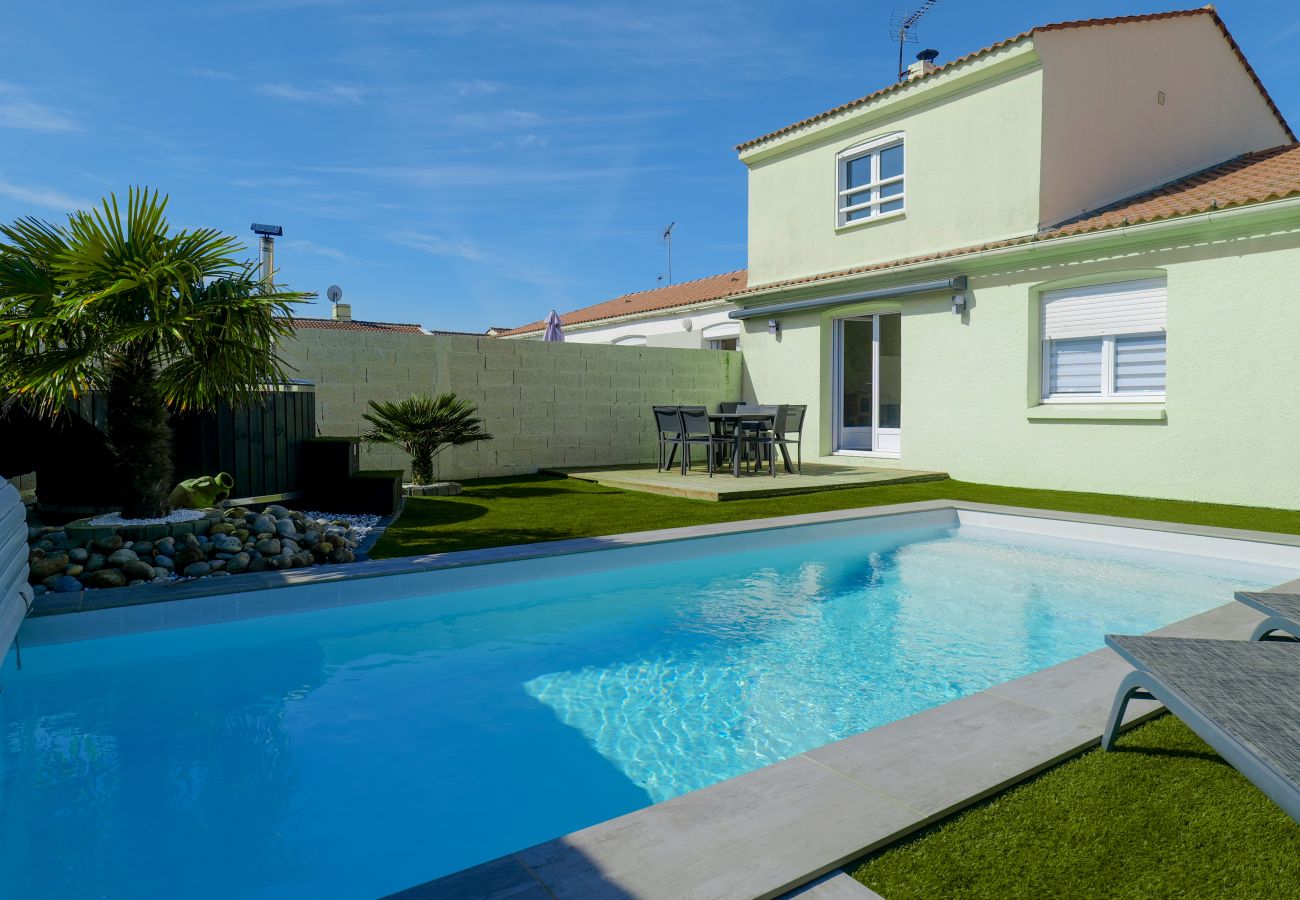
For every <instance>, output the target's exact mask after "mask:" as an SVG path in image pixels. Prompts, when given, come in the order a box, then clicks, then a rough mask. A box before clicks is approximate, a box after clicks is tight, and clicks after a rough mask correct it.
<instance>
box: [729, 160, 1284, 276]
mask: <svg viewBox="0 0 1300 900" xmlns="http://www.w3.org/2000/svg"><path fill="white" fill-rule="evenodd" d="M1296 196H1300V143H1292V144H1284V145H1282V146H1280V147H1273V148H1271V149H1269V150H1258V151H1255V152H1254V153H1246V154H1243V155H1242V156H1238V157H1234V158H1233V159H1230V160H1228V161H1227V162H1223V163H1219V164H1218V165H1215V166H1211V167H1210V168H1208V169H1203V170H1201V171H1200V172H1196V173H1194V174H1192V175H1187V176H1184V177H1183V178H1179V179H1177V180H1175V181H1171V182H1169V183H1168V184H1163V185H1161V186H1160V187H1157V188H1153V189H1151V190H1148V191H1144V192H1143V193H1141V194H1135V195H1134V196H1132V197H1128V198H1127V199H1124V200H1121V201H1119V202H1117V203H1112V204H1110V205H1109V206H1105V207H1103V208H1101V209H1099V210H1094V211H1093V212H1089V213H1085V214H1083V215H1081V216H1078V217H1077V218H1074V219H1071V220H1069V221H1067V222H1062V223H1060V224H1059V225H1056V226H1053V227H1051V228H1046V229H1043V230H1041V231H1039V232H1037V233H1035V234H1030V235H1025V236H1023V237H1017V238H1008V239H1006V240H1002V241H993V242H990V243H985V244H977V245H971V246H966V247H958V248H955V249H952V250H942V251H937V252H935V253H928V254H925V255H922V256H911V257H907V258H904V259H894V260H888V261H885V262H879V263H872V264H870V265H866V266H857V267H854V268H851V269H840V270H837V271H834V272H823V273H820V274H817V275H811V276H808V277H805V278H792V279H788V280H786V281H777V282H772V283H769V284H764V285H760V286H759V287H757V288H755V289H754V291H752V292H751V291H747V290H738V291H734V292H732V294H730V295H729V296H731V297H740V296H741V295H743V294H747V293H755V292H758V291H768V290H771V289H773V288H781V287H794V286H798V285H804V284H813V283H816V282H818V281H826V280H828V279H831V278H843V277H846V276H850V275H864V274H868V273H871V272H878V271H883V270H885V269H895V268H899V267H902V266H910V265H917V264H919V263H925V262H932V261H934V260H939V259H950V258H953V257H958V256H965V255H966V254H969V253H978V252H981V251H984V250H999V249H1002V248H1004V247H1014V246H1018V245H1021V244H1032V243H1035V242H1038V241H1047V240H1052V239H1053V238H1061V237H1068V236H1070V235H1075V234H1083V233H1085V232H1091V231H1105V230H1109V229H1112V228H1119V227H1122V226H1126V225H1141V224H1143V223H1147V222H1156V221H1159V220H1161V219H1172V218H1177V217H1179V216H1190V215H1196V214H1198V213H1206V212H1210V211H1212V210H1216V209H1227V208H1229V207H1235V206H1248V205H1250V204H1252V203H1263V202H1265V201H1267V200H1280V199H1283V198H1286V197H1296Z"/></svg>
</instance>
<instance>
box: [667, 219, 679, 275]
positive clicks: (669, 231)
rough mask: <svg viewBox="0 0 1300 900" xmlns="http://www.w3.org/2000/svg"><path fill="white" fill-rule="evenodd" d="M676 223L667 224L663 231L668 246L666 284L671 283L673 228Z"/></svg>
mask: <svg viewBox="0 0 1300 900" xmlns="http://www.w3.org/2000/svg"><path fill="white" fill-rule="evenodd" d="M676 224H677V223H676V222H675V221H674V222H669V223H668V227H667V228H665V229H664V242H665V243H666V244H668V283H669V284H672V283H673V226H674V225H676Z"/></svg>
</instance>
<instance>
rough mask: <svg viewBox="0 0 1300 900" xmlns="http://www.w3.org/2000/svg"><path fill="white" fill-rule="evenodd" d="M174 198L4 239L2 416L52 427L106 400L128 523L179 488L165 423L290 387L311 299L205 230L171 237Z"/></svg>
mask: <svg viewBox="0 0 1300 900" xmlns="http://www.w3.org/2000/svg"><path fill="white" fill-rule="evenodd" d="M166 207H167V198H165V197H164V198H161V199H160V198H159V196H158V192H157V191H154V192H153V193H150V192H149V191H148V190H147V189H139V188H134V189H132V190H131V191H130V192H129V194H128V195H127V205H126V210H125V214H124V213H123V211H122V210H120V209H119V208H118V203H117V197H116V196H113V195H110V196H109V197H108V198H107V199H106V200H104V201H103V203H102V205H101V207H100V208H97V209H93V210H91V211H88V212H86V211H81V212H74V213H71V214H69V216H68V221H67V224H66V225H52V224H50V223H48V222H45V221H42V220H40V219H37V218H32V217H26V218H21V219H18V220H17V221H15V222H14V223H12V224H11V225H2V226H0V403H15V402H16V403H21V404H23V405H24V406H26V407H28V408H30V409H34V410H36V411H38V412H39V413H41V414H43V415H46V416H49V417H51V418H52V417H55V416H58V415H60V414H61V410H62V409H63V407H64V404H65V403H66V401H67V400H68V399H69V397H76V396H78V395H80V394H82V393H83V392H86V391H91V390H102V391H105V392H106V406H107V410H106V413H107V415H106V417H107V432H108V444H109V449H110V451H111V452H112V454H113V456H114V458H115V460H116V462H117V465H118V469H119V471H118V473H117V474H118V477H119V478H120V479H121V483H122V485H123V487H124V494H125V501H126V502H125V504H124V506H123V510H122V513H123V515H124V516H127V517H131V518H138V517H152V516H161V515H165V514H166V513H167V512H168V511H169V508H168V503H167V496H168V494H169V493H170V491H171V489H172V487H173V486H174V485H173V481H174V479H173V467H172V436H171V430H170V428H169V426H168V417H169V413H170V411H174V410H189V409H211V408H213V407H215V406H216V405H217V402H218V401H219V400H223V399H224V400H227V401H229V402H231V403H232V404H236V405H237V404H239V403H242V402H247V401H249V400H251V399H253V398H254V397H255V396H256V394H257V392H258V391H259V390H262V389H264V388H265V387H266V386H267V385H268V384H277V383H281V382H283V381H285V380H286V375H285V372H284V370H283V366H282V364H281V361H280V359H279V357H278V356H277V355H276V352H275V341H276V340H277V339H278V338H281V337H284V336H288V335H290V334H292V331H293V326H292V320H291V318H290V314H289V311H290V304H292V303H296V302H298V301H300V300H303V299H305V298H307V297H310V296H311V295H310V294H304V293H296V292H292V291H288V290H285V289H283V288H280V287H277V286H275V285H272V284H270V283H269V281H267V282H263V281H262V279H261V278H259V277H257V273H256V272H255V271H254V267H253V265H252V264H251V263H246V262H240V261H239V260H238V259H237V257H238V256H239V255H240V254H241V252H242V251H243V250H244V247H243V245H242V244H241V243H240V242H239V241H238V240H236V239H235V238H233V237H229V236H226V235H223V234H221V232H219V231H217V230H215V229H210V228H201V229H198V230H196V231H179V232H175V233H173V232H172V231H171V230H170V226H169V225H168V223H167V220H166V218H165V217H164V212H165V210H166Z"/></svg>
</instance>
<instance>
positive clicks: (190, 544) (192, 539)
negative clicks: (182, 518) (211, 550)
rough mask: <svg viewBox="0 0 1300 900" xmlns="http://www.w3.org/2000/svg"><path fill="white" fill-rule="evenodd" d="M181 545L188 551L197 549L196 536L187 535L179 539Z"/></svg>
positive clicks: (197, 541) (197, 540)
mask: <svg viewBox="0 0 1300 900" xmlns="http://www.w3.org/2000/svg"><path fill="white" fill-rule="evenodd" d="M181 544H182V545H183V546H185V547H187V548H189V549H190V550H197V549H199V546H200V544H199V539H198V536H197V535H194V534H187V535H184V536H182V537H181Z"/></svg>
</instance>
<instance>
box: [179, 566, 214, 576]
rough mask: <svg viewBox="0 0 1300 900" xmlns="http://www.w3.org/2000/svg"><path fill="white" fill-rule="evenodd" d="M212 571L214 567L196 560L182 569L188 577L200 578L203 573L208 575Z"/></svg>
mask: <svg viewBox="0 0 1300 900" xmlns="http://www.w3.org/2000/svg"><path fill="white" fill-rule="evenodd" d="M211 571H212V567H211V566H210V565H208V564H207V563H205V562H196V563H190V564H189V565H188V566H186V567H185V568H184V569H183V570H182V574H183V575H184V576H185V577H186V578H198V577H200V576H202V575H207V574H208V573H209V572H211Z"/></svg>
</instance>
